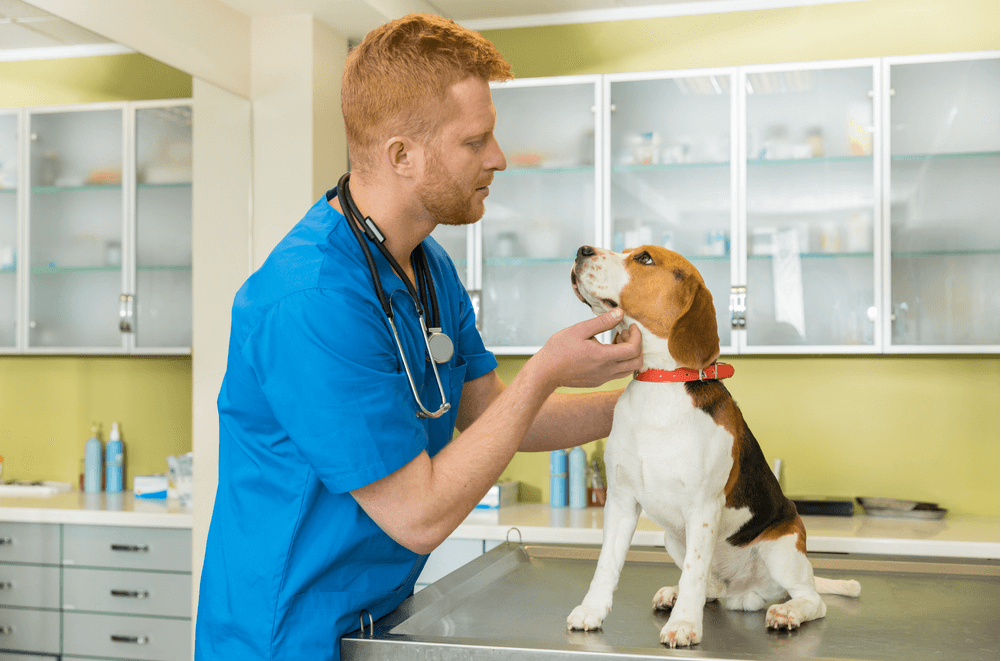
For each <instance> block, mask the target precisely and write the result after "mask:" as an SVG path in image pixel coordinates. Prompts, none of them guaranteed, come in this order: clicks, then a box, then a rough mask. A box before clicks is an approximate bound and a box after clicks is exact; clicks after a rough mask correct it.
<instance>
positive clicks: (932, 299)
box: [889, 58, 1001, 347]
mask: <svg viewBox="0 0 1001 661" xmlns="http://www.w3.org/2000/svg"><path fill="white" fill-rule="evenodd" d="M998 77H999V70H998V60H997V59H996V58H993V59H982V60H970V61H953V62H932V63H916V64H897V65H893V66H890V67H889V86H890V88H891V90H892V96H891V97H890V125H891V127H892V130H891V132H890V173H889V198H890V199H889V211H890V247H891V251H892V252H891V260H890V264H891V272H890V297H891V298H890V305H891V314H892V317H891V320H892V321H891V326H890V345H891V347H907V346H912V347H913V346H928V345H952V346H960V347H961V346H964V345H965V346H973V345H979V346H990V345H994V346H996V345H997V344H998V343H999V341H1001V337H999V322H998V319H999V309H998V294H999V292H998V272H999V268H1001V264H999V259H998V254H999V251H998V248H999V245H998V244H999V240H998V236H999V212H998V208H999V200H1001V195H999V184H998V182H999V177H1001V172H999V167H998V150H999V141H998V125H999V111H998V105H999V103H998V98H999V85H998Z"/></svg>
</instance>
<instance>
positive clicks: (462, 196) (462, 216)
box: [417, 149, 490, 225]
mask: <svg viewBox="0 0 1001 661" xmlns="http://www.w3.org/2000/svg"><path fill="white" fill-rule="evenodd" d="M438 156H439V155H438V153H437V151H436V150H432V149H429V150H428V160H427V166H426V169H425V183H423V184H421V186H420V188H419V189H418V190H417V195H418V196H419V199H420V201H421V204H422V205H424V208H425V209H427V211H428V213H430V214H431V216H432V218H434V219H435V220H436V221H437V222H439V223H441V224H443V225H469V224H472V223H475V222H476V221H478V220H479V219H480V218H482V217H483V212H484V208H483V206H482V204H474V202H473V195H474V192H468V191H467V190H465V189H464V187H463V186H460V185H458V184H457V183H456V182H455V181H453V180H452V179H451V178H450V177H449V176H448V173H447V172H446V171H445V169H444V168H443V167H442V165H441V160H440V159H439V157H438ZM489 184H490V182H489V181H487V182H486V183H485V184H484V185H489Z"/></svg>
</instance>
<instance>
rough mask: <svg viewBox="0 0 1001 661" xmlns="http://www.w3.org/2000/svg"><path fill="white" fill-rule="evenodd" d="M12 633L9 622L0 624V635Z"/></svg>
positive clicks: (12, 629) (12, 628)
mask: <svg viewBox="0 0 1001 661" xmlns="http://www.w3.org/2000/svg"><path fill="white" fill-rule="evenodd" d="M12 633H14V627H12V626H10V625H9V624H0V636H6V635H8V634H12Z"/></svg>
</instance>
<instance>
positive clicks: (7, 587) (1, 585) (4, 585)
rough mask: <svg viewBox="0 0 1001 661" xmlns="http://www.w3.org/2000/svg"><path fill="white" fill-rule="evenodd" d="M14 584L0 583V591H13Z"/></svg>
mask: <svg viewBox="0 0 1001 661" xmlns="http://www.w3.org/2000/svg"><path fill="white" fill-rule="evenodd" d="M13 589H14V584H13V583H11V582H10V581H0V590H13Z"/></svg>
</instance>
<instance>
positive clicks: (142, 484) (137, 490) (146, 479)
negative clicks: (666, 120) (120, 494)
mask: <svg viewBox="0 0 1001 661" xmlns="http://www.w3.org/2000/svg"><path fill="white" fill-rule="evenodd" d="M132 492H133V494H134V495H135V497H136V498H166V497H167V476H166V475H136V476H135V477H133V478H132Z"/></svg>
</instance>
